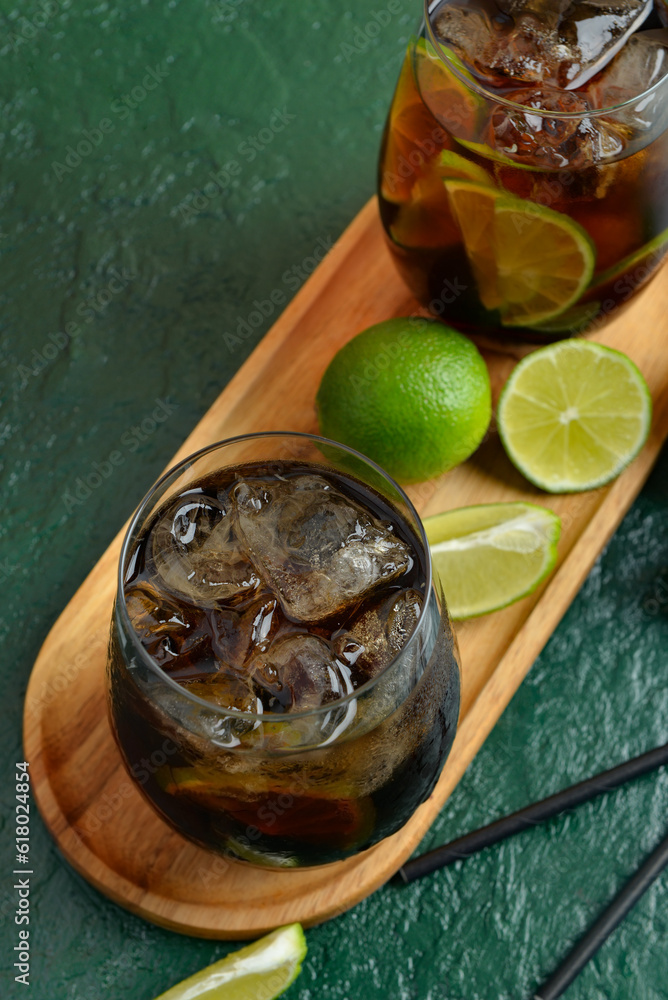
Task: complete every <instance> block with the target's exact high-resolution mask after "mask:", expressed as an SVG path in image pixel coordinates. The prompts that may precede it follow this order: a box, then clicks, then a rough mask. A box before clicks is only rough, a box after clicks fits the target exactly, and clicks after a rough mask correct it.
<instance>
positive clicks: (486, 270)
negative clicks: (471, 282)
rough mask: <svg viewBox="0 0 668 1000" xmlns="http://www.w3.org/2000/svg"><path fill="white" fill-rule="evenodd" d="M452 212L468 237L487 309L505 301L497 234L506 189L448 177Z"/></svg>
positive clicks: (465, 239) (483, 301)
mask: <svg viewBox="0 0 668 1000" xmlns="http://www.w3.org/2000/svg"><path fill="white" fill-rule="evenodd" d="M444 183H445V189H446V191H447V192H448V197H449V198H450V205H451V207H452V213H453V215H454V217H455V219H456V220H457V224H458V225H459V228H460V230H461V233H462V236H463V237H464V245H465V247H466V255H467V257H468V259H469V263H470V264H471V268H472V270H473V275H474V277H475V280H476V284H477V285H478V295H479V296H480V301H481V302H482V304H483V305H484V307H485V308H486V309H498V308H499V307H500V306H501V305H502V304H503V299H502V297H501V295H500V293H499V281H498V275H499V268H498V261H497V247H496V234H495V208H496V203H497V201H499V199H501V198H503V193H502V192H501V191H499V190H497V189H496V188H493V187H490V186H489V184H487V183H485V184H480V183H479V182H477V181H474V180H467V179H465V178H461V179H446V180H445V181H444Z"/></svg>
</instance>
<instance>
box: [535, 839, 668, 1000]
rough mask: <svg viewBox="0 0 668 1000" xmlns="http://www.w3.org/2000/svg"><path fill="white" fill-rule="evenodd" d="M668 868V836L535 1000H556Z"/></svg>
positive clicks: (539, 991) (536, 995) (537, 994)
mask: <svg viewBox="0 0 668 1000" xmlns="http://www.w3.org/2000/svg"><path fill="white" fill-rule="evenodd" d="M666 865H668V837H666V839H665V840H664V841H663V842H662V843H661V844H659V846H658V847H657V848H656V850H655V851H654V852H653V854H650V856H649V857H648V858H647V860H646V861H645V862H644V864H643V865H641V867H640V868H639V869H638V871H637V872H636V873H635V875H634V876H633V878H632V879H630V881H629V882H627V884H626V885H625V886H624V888H623V889H622V891H621V892H620V893H619V895H618V896H616V898H615V899H614V900H613V901H612V903H611V904H610V906H609V907H608V908H607V910H605V912H604V913H602V914H601V916H600V917H599V918H598V920H597V921H596V923H595V924H594V925H593V927H591V929H590V930H589V931H587V933H586V934H585V936H584V937H583V938H582V940H581V941H580V943H579V944H578V945H576V947H575V948H574V949H573V951H572V952H571V953H570V954H569V955H568V957H567V958H566V959H565V961H564V962H563V963H562V964H561V965H560V966H559V968H558V969H557V971H556V972H555V973H554V975H553V976H552V977H551V978H550V979H548V981H547V982H546V983H545V985H544V986H543V987H542V989H540V990H538V992H537V993H536V994H535V996H534V1000H557V997H560V996H561V995H562V994H563V993H564V992H565V991H566V990H567V989H568V987H569V986H570V984H571V983H572V982H573V980H574V979H575V977H576V976H578V975H579V974H580V972H581V971H582V969H583V968H584V967H585V965H586V964H587V962H589V960H590V959H591V958H592V957H593V956H594V955H595V954H596V952H597V951H598V949H599V948H600V947H601V945H602V944H603V942H604V941H605V940H606V939H607V938H608V937H609V936H610V935H611V934H612V932H613V931H614V930H615V928H616V927H617V926H618V924H620V923H621V921H622V920H623V919H624V917H625V916H626V914H627V913H628V912H629V910H630V909H631V908H632V907H633V906H635V904H636V903H637V902H638V900H639V899H640V897H641V896H642V895H643V893H645V892H646V891H647V890H648V889H649V887H650V885H651V884H652V882H654V880H655V879H656V878H657V877H658V876H659V875H660V874H661V872H662V871H663V869H664V868H665V867H666Z"/></svg>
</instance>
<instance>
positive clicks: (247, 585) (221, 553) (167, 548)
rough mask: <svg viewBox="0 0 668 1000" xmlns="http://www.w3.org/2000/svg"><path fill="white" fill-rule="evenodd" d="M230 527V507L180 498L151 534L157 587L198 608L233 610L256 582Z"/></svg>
mask: <svg viewBox="0 0 668 1000" xmlns="http://www.w3.org/2000/svg"><path fill="white" fill-rule="evenodd" d="M233 522H234V518H233V517H232V514H231V509H230V504H229V502H225V503H224V502H222V501H220V500H216V499H213V498H211V497H207V496H203V495H197V494H193V495H192V496H184V497H180V498H179V499H178V500H177V501H176V503H174V504H173V505H172V506H171V507H170V508H169V509H168V510H167V511H166V513H164V514H163V516H162V517H161V518H160V520H159V521H158V523H157V524H156V525H155V527H154V528H153V531H152V540H151V556H152V560H153V564H154V566H155V569H156V582H157V583H158V585H160V584H163V585H164V586H165V587H167V588H168V589H169V590H171V591H172V592H174V593H176V594H179V595H181V596H182V597H185V598H187V599H188V600H189V601H191V602H192V603H193V604H195V605H197V606H199V607H213V606H215V605H216V603H219V602H228V603H232V604H234V603H235V602H237V601H239V600H242V599H244V598H246V597H248V596H250V595H251V594H252V593H253V592H254V591H256V590H257V588H258V586H259V584H260V579H259V577H258V575H257V573H256V572H255V570H254V569H253V567H252V565H251V563H250V562H249V560H248V557H247V556H246V555H245V553H244V552H243V551H242V549H241V547H240V546H239V545H238V543H237V541H236V539H235V536H234V527H233Z"/></svg>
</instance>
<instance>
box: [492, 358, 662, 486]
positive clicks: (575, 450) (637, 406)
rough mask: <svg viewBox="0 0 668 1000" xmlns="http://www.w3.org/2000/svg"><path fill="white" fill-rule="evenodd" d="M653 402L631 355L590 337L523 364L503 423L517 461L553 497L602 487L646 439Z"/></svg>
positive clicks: (502, 410) (504, 403)
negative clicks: (589, 340)
mask: <svg viewBox="0 0 668 1000" xmlns="http://www.w3.org/2000/svg"><path fill="white" fill-rule="evenodd" d="M651 418H652V400H651V397H650V394H649V389H648V388H647V384H646V382H645V380H644V379H643V377H642V375H641V374H640V372H639V371H638V369H637V368H636V366H635V365H634V364H633V362H632V361H631V360H630V358H627V357H626V355H625V354H622V353H621V352H620V351H613V350H612V349H611V348H609V347H603V346H602V345H600V344H592V343H590V342H588V341H586V340H564V341H561V343H558V344H551V345H550V346H549V347H541V348H540V350H538V351H534V353H533V354H529V355H527V357H525V358H524V359H523V360H522V361H520V363H519V364H518V365H517V367H516V368H515V370H514V371H513V373H512V374H511V376H510V378H509V379H508V381H507V383H506V386H505V388H504V390H503V392H502V394H501V399H500V400H499V408H498V412H497V424H498V428H499V434H500V435H501V440H502V442H503V446H504V448H505V449H506V452H507V453H508V457H509V458H510V460H511V461H512V463H513V464H514V465H515V466H516V467H517V468H518V469H519V470H520V472H521V473H522V474H523V475H524V476H526V478H527V479H528V480H529V481H530V482H532V483H534V484H535V485H536V486H539V487H540V488H541V489H544V490H548V491H549V492H550V493H573V492H578V491H580V490H591V489H595V488H596V487H597V486H602V485H603V484H604V483H607V482H609V481H610V480H611V479H614V478H615V476H618V475H619V473H620V472H621V471H622V469H623V468H624V467H625V466H626V465H628V463H629V462H630V461H632V459H634V458H635V456H636V455H637V454H638V452H639V451H640V449H641V448H642V446H643V444H644V443H645V441H646V440H647V435H648V433H649V428H650V422H651Z"/></svg>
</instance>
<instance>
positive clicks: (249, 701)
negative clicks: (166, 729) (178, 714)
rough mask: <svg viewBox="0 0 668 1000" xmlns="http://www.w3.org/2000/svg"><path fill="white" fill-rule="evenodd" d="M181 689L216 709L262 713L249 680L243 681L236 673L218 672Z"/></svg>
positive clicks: (185, 684) (186, 684)
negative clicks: (207, 702)
mask: <svg viewBox="0 0 668 1000" xmlns="http://www.w3.org/2000/svg"><path fill="white" fill-rule="evenodd" d="M182 683H183V682H182ZM183 687H184V688H185V689H186V690H187V691H190V693H191V694H195V695H197V697H198V698H203V699H204V701H210V702H211V704H212V705H217V706H218V708H224V709H231V710H234V711H238V712H254V713H257V712H258V711H259V712H260V713H261V712H262V704H261V703H260V700H259V698H258V696H257V694H256V692H255V691H254V690H253V687H252V686H251V684H250V681H249V679H248V678H246V679H244V678H243V677H242V676H240V675H239V674H236V673H228V672H226V671H224V670H219V671H218V673H216V674H214V675H212V676H210V677H206V678H200V679H198V680H196V681H191V682H189V683H183Z"/></svg>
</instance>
